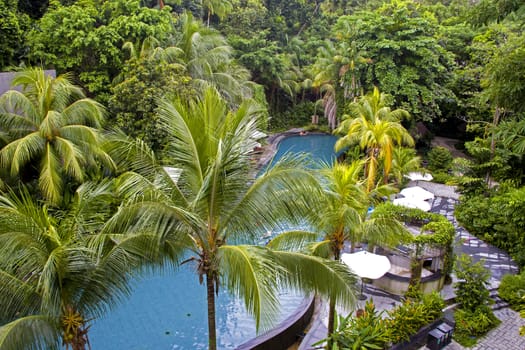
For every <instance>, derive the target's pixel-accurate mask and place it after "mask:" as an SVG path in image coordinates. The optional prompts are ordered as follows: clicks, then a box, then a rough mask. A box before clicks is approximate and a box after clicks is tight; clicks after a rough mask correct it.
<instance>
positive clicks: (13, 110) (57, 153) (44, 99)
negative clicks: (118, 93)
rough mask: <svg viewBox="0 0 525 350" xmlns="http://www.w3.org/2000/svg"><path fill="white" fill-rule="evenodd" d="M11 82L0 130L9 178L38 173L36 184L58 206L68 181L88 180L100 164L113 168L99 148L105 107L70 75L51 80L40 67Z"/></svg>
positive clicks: (0, 107)
mask: <svg viewBox="0 0 525 350" xmlns="http://www.w3.org/2000/svg"><path fill="white" fill-rule="evenodd" d="M13 86H21V87H22V92H19V91H16V90H9V91H8V92H6V93H4V94H3V95H2V96H1V97H0V116H1V118H0V130H2V131H3V132H4V133H6V139H7V144H6V145H5V146H4V147H3V148H2V149H0V166H1V167H2V168H4V169H6V170H7V171H8V172H9V173H10V175H11V176H13V177H16V176H18V178H24V177H27V175H28V173H29V175H31V174H32V173H33V172H38V186H39V188H40V190H41V192H42V194H43V196H44V197H45V198H46V199H47V200H49V201H50V202H51V203H52V204H54V205H57V204H60V202H61V200H62V196H63V194H64V191H65V183H66V181H64V180H65V179H68V178H69V179H72V180H76V181H78V182H82V181H84V179H85V177H86V174H87V172H88V170H89V169H97V168H99V167H100V163H102V164H104V165H106V166H108V167H110V168H112V161H111V159H110V158H109V157H108V156H107V154H106V153H105V152H104V151H103V150H102V149H101V147H100V144H101V142H102V134H101V131H100V128H101V126H102V124H103V122H104V108H103V107H102V106H101V105H100V104H99V103H97V102H95V101H93V100H91V99H89V98H86V97H85V96H84V94H83V92H82V90H81V89H80V88H79V87H78V86H75V85H73V84H72V83H71V80H70V76H69V75H62V76H59V77H57V78H53V77H51V76H48V75H46V74H45V73H44V71H43V70H42V69H40V68H32V69H29V70H27V71H23V72H20V73H17V74H16V75H15V78H14V79H13Z"/></svg>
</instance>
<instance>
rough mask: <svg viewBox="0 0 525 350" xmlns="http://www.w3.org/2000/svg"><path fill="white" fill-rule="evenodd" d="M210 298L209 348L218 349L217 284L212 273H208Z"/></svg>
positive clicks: (207, 285) (207, 284)
mask: <svg viewBox="0 0 525 350" xmlns="http://www.w3.org/2000/svg"><path fill="white" fill-rule="evenodd" d="M206 290H207V298H208V349H209V350H217V329H216V326H215V284H214V279H213V277H212V276H211V275H210V274H206Z"/></svg>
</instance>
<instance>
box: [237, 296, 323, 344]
mask: <svg viewBox="0 0 525 350" xmlns="http://www.w3.org/2000/svg"><path fill="white" fill-rule="evenodd" d="M314 307H315V297H314V296H309V297H306V298H304V299H303V301H302V302H301V304H300V305H299V306H298V307H297V308H296V309H295V311H294V312H293V313H292V314H291V315H290V316H288V317H287V318H286V319H285V320H284V321H282V322H281V323H279V325H277V327H275V328H273V329H271V330H269V331H268V332H266V333H263V334H261V335H259V336H257V337H255V338H252V339H250V340H248V341H247V342H245V343H242V344H241V345H239V346H238V347H236V348H235V349H236V350H280V349H282V350H285V349H287V348H288V347H290V346H292V345H293V344H294V343H296V342H297V340H298V339H299V338H300V337H301V336H302V335H303V334H304V330H305V329H306V327H307V326H308V325H309V324H310V321H311V319H312V316H313V313H314Z"/></svg>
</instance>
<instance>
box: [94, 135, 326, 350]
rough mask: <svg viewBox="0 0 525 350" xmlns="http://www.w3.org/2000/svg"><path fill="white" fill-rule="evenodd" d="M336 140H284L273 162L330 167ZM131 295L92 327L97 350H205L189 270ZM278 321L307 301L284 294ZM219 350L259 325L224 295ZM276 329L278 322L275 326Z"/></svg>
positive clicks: (137, 286)
mask: <svg viewBox="0 0 525 350" xmlns="http://www.w3.org/2000/svg"><path fill="white" fill-rule="evenodd" d="M335 141H336V137H335V136H331V135H316V134H309V135H305V136H290V137H286V138H284V139H283V140H281V142H280V143H279V147H278V150H277V154H276V156H275V157H274V159H279V158H281V157H282V156H283V155H284V154H285V153H287V152H292V153H302V152H305V153H310V154H312V157H313V159H314V161H318V160H322V161H324V162H332V161H333V159H335V153H334V152H333V147H334V144H335ZM132 284H133V294H132V295H131V297H130V298H129V299H127V300H126V301H125V302H124V303H122V304H121V305H118V306H117V307H116V308H115V309H114V310H112V311H111V312H110V313H108V314H107V315H106V316H105V317H103V318H100V319H97V320H96V321H95V322H94V323H93V325H92V326H91V328H90V332H89V333H90V334H89V336H90V342H91V345H92V349H93V350H106V349H107V350H112V349H126V350H175V349H195V350H200V349H207V347H208V336H207V334H208V325H207V313H206V288H205V287H204V286H201V285H199V283H198V278H197V275H196V274H195V272H194V271H192V270H190V267H189V266H187V265H185V266H183V267H182V268H181V269H179V270H178V271H164V272H150V273H147V274H144V276H143V277H142V278H141V279H136V280H134V281H133V282H132ZM279 299H280V301H281V316H280V319H279V322H280V321H281V320H284V319H285V318H286V317H287V316H288V315H289V314H291V313H292V312H293V311H295V309H296V308H297V307H298V306H299V305H300V304H301V302H302V301H303V299H304V298H303V296H301V295H295V294H291V293H285V292H283V293H282V295H281V296H280V298H279ZM216 306H217V310H216V311H217V313H216V314H217V347H218V348H219V349H234V348H235V347H237V346H238V345H240V344H242V343H244V342H246V341H247V340H249V339H251V338H254V337H255V336H256V332H255V321H254V320H253V319H252V317H251V316H250V315H248V314H247V312H246V310H245V308H244V303H243V301H242V300H238V299H235V298H232V297H231V296H230V295H228V294H227V293H226V292H224V291H222V292H220V293H219V296H218V298H217V304H216ZM276 324H277V323H276Z"/></svg>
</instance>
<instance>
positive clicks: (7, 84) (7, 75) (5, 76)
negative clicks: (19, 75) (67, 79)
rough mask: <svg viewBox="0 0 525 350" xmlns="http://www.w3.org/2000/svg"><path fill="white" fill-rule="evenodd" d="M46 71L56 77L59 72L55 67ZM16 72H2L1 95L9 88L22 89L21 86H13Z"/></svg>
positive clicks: (0, 81) (0, 77)
mask: <svg viewBox="0 0 525 350" xmlns="http://www.w3.org/2000/svg"><path fill="white" fill-rule="evenodd" d="M44 72H46V74H47V75H50V76H52V77H53V78H56V76H57V73H56V71H55V70H54V69H50V70H46V71H44ZM15 74H16V72H0V95H2V94H3V93H4V92H6V91H7V90H12V89H15V90H20V88H17V87H12V86H11V81H12V80H13V78H14V76H15Z"/></svg>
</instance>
